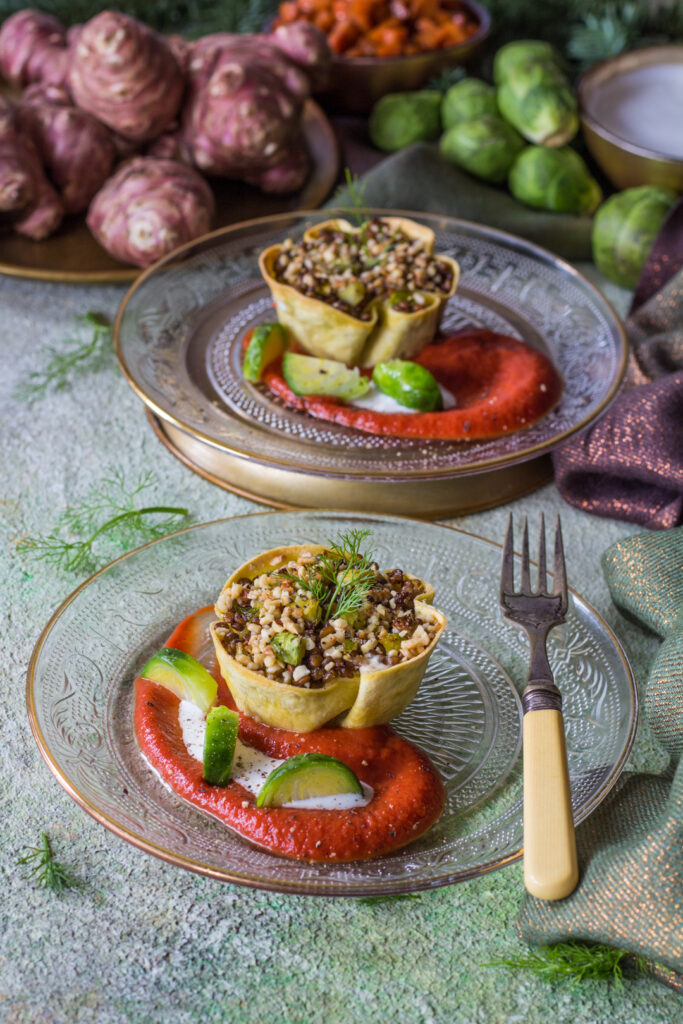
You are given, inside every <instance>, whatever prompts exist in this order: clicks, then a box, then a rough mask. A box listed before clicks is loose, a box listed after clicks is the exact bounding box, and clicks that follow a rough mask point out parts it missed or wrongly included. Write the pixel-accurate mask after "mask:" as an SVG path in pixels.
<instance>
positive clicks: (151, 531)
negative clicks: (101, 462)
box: [17, 470, 189, 572]
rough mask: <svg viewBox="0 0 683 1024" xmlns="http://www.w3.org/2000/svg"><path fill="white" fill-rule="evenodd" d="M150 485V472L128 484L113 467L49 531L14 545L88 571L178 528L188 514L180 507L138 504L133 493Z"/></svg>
mask: <svg viewBox="0 0 683 1024" xmlns="http://www.w3.org/2000/svg"><path fill="white" fill-rule="evenodd" d="M155 484H156V478H155V477H154V474H153V473H144V474H142V475H141V476H140V477H138V479H137V480H136V481H135V483H134V484H133V485H132V487H128V486H127V484H126V482H125V478H124V475H123V472H122V471H118V470H117V471H115V472H114V473H112V475H111V476H110V477H106V478H105V479H104V480H103V481H102V482H101V483H100V484H97V485H95V486H94V487H93V488H91V490H90V492H89V493H88V496H87V497H86V499H85V501H83V502H82V503H81V504H80V505H75V506H72V507H70V508H67V509H66V511H65V512H63V513H62V515H61V516H60V517H59V519H58V523H57V528H56V529H55V530H54V531H52V532H51V533H48V534H47V535H39V536H35V537H25V538H23V539H22V540H21V541H19V543H18V545H17V547H18V549H19V550H20V551H23V552H26V554H28V555H29V556H30V557H32V558H35V559H36V560H40V561H46V562H48V563H49V564H51V565H54V566H55V567H56V568H59V569H64V570H66V571H67V572H76V571H78V570H81V571H83V572H92V571H94V570H95V569H97V568H99V567H100V566H101V565H103V564H104V563H105V562H107V561H109V560H110V559H111V557H112V554H113V553H117V551H118V553H121V552H123V551H127V550H129V549H130V548H131V547H135V546H136V545H137V544H141V543H143V541H149V540H155V539H156V538H157V537H164V536H165V535H166V534H167V533H171V532H172V531H173V530H176V529H178V528H179V526H180V525H181V520H182V519H184V518H186V517H187V516H188V515H189V511H188V510H187V509H186V508H178V507H176V506H171V505H147V506H144V507H139V506H138V504H137V501H138V498H139V495H140V494H141V493H142V492H143V491H146V490H147V489H148V488H150V487H153V486H155ZM160 516H162V517H163V518H161V519H160V518H159V517H160ZM64 534H66V536H65V535H64ZM84 534H85V536H83V535H84ZM79 535H80V536H79Z"/></svg>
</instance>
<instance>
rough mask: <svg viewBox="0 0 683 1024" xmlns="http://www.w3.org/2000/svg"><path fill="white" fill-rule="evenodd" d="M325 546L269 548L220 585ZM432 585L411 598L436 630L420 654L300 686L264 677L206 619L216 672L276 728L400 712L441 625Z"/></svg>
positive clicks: (351, 724)
mask: <svg viewBox="0 0 683 1024" xmlns="http://www.w3.org/2000/svg"><path fill="white" fill-rule="evenodd" d="M324 550H325V548H324V547H321V546H320V545H317V544H307V545H292V546H288V547H280V548H273V549H272V550H270V551H265V552H264V553H263V554H261V555H258V556H257V557H256V558H254V559H252V560H251V561H249V562H246V563H245V564H244V565H242V566H240V568H239V569H237V570H236V571H235V572H234V573H233V574H232V576H231V577H230V579H229V580H228V581H227V583H226V584H225V587H224V588H223V589H225V588H226V587H229V586H230V585H231V584H232V583H234V582H236V581H237V580H238V579H241V578H243V577H245V576H248V577H250V578H252V579H253V578H255V577H256V576H259V575H261V574H262V573H264V572H267V571H269V570H270V571H275V570H276V569H277V567H278V565H280V566H281V565H284V564H286V563H287V562H288V561H294V560H296V559H297V558H298V557H299V556H300V555H301V554H303V553H304V552H310V553H311V554H312V555H316V554H318V553H319V552H321V551H324ZM433 596H434V591H433V589H432V588H431V587H430V586H429V585H428V584H425V588H424V592H423V593H422V594H421V595H420V598H419V599H416V600H415V610H416V612H417V613H418V617H419V618H422V619H423V620H430V621H432V622H434V623H436V625H437V632H436V635H435V636H434V638H433V639H432V641H431V643H430V644H429V646H428V647H426V648H425V650H424V651H422V653H421V654H419V655H417V656H416V657H415V658H411V659H410V660H409V661H404V662H401V663H400V664H398V665H387V666H384V667H383V668H381V669H361V671H360V673H359V674H357V675H354V676H351V677H346V678H339V679H332V680H330V681H329V682H328V683H325V684H324V686H321V687H319V688H318V689H306V687H303V686H292V685H290V684H288V683H280V682H276V681H275V680H272V679H269V678H268V677H267V676H265V675H261V674H259V673H258V672H254V671H252V670H250V669H248V668H246V667H245V666H244V665H241V664H240V663H239V662H238V661H236V660H235V658H233V657H232V656H231V655H230V654H228V652H227V651H226V649H225V647H224V646H223V644H222V643H221V639H220V637H219V636H218V635H217V633H216V627H217V626H219V625H220V622H214V623H212V624H211V638H212V640H213V644H214V647H215V650H216V657H217V658H218V665H219V667H220V671H221V675H222V676H223V679H224V680H225V682H226V684H227V686H228V689H229V690H230V693H231V694H232V697H233V699H234V701H235V704H236V705H237V707H238V709H239V710H240V711H242V712H243V713H244V714H247V715H249V716H250V717H252V718H256V719H258V720H259V721H261V722H265V724H266V725H270V726H272V727H273V728H276V729H288V730H291V731H293V732H311V731H312V730H313V729H319V728H320V727H321V726H323V725H326V724H328V723H331V722H334V724H335V725H341V726H343V727H345V728H348V729H361V728H365V727H368V726H373V725H381V724H383V723H385V722H389V721H391V719H392V718H395V717H396V715H398V714H400V713H401V711H403V710H404V709H405V708H406V707H407V706H408V705H409V704H410V702H411V701H412V700H413V698H414V697H415V695H416V693H417V691H418V688H419V686H420V683H421V682H422V677H423V676H424V674H425V670H426V668H427V663H428V662H429V658H430V657H431V654H432V651H433V650H434V648H435V647H436V645H437V643H438V641H439V638H440V636H441V634H442V632H443V630H444V629H445V626H446V618H445V616H444V615H443V614H442V613H441V612H440V611H438V610H437V609H436V608H433V607H432V606H431V600H432V597H433Z"/></svg>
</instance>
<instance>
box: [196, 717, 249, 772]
mask: <svg viewBox="0 0 683 1024" xmlns="http://www.w3.org/2000/svg"><path fill="white" fill-rule="evenodd" d="M239 727H240V716H239V715H238V714H237V712H236V711H233V710H232V709H231V708H226V707H225V705H223V704H220V705H219V706H218V707H216V708H211V710H210V711H209V713H208V715H207V717H206V735H205V737H204V779H205V780H206V782H210V783H211V784H212V785H214V786H227V784H228V782H229V781H230V775H231V773H232V764H233V761H234V760H235V747H236V745H237V733H238V731H239Z"/></svg>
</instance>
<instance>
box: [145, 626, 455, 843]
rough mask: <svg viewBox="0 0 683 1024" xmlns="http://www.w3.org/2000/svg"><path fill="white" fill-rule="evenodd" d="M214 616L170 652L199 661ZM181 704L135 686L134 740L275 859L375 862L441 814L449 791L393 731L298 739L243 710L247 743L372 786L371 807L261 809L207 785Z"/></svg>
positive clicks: (204, 805)
mask: <svg viewBox="0 0 683 1024" xmlns="http://www.w3.org/2000/svg"><path fill="white" fill-rule="evenodd" d="M212 618H213V615H212V614H211V609H201V610H200V611H199V612H196V613H194V614H193V615H190V616H188V617H187V618H186V619H184V620H183V621H182V622H181V623H180V625H179V626H177V627H176V629H175V630H174V632H173V633H172V634H171V636H170V637H169V639H168V642H167V644H166V646H167V647H175V648H178V649H179V650H182V651H185V652H186V653H187V654H191V655H192V656H193V657H198V655H199V654H200V653H201V651H202V650H205V649H206V635H207V634H206V627H207V624H208V622H210V621H211V619H212ZM203 663H204V664H206V666H207V668H208V669H209V671H211V673H212V675H213V676H214V677H215V679H216V680H217V681H218V701H219V703H220V704H227V705H228V706H230V707H234V703H233V701H232V698H231V696H230V694H229V692H228V689H227V687H226V685H225V683H224V682H223V679H222V678H221V676H220V672H219V670H218V667H217V664H216V662H215V660H214V661H212V663H211V664H209V663H207V661H206V658H204V659H203ZM179 704H180V701H179V700H178V698H177V697H175V696H174V695H173V694H172V693H171V692H170V691H168V690H166V689H165V688H164V687H163V686H160V685H159V684H157V683H153V682H150V681H149V680H147V679H141V678H140V679H137V680H136V683H135V711H134V721H135V734H136V736H137V740H138V744H139V746H140V749H141V750H142V752H143V754H144V755H145V757H146V758H147V760H148V761H149V763H150V764H151V765H152V766H153V767H154V768H155V769H156V770H157V771H158V772H159V774H160V775H161V777H162V778H163V779H164V780H165V781H166V782H167V783H168V784H169V785H170V786H171V788H172V789H173V790H174V791H175V792H176V793H177V794H178V795H179V796H181V797H182V798H183V799H184V800H188V801H189V802H190V803H192V804H194V805H195V806H196V807H199V808H200V809H201V810H203V811H207V812H208V813H209V814H211V815H213V816H214V817H215V818H218V819H219V820H220V821H222V822H223V823H224V824H225V825H228V826H229V827H230V828H232V829H234V830H235V831H236V832H239V834H240V835H242V836H244V837H245V838H246V839H249V840H250V841H251V842H253V843H255V844H257V845H258V846H261V847H265V848H266V849H268V850H270V851H272V852H273V853H278V854H281V855H282V856H284V857H291V858H295V859H302V860H311V861H331V862H335V863H341V862H343V861H352V860H364V859H367V858H369V857H378V856H381V855H382V854H385V853H389V852H391V851H392V850H396V849H398V848H399V847H401V846H405V844H406V843H409V842H411V841H412V840H413V839H416V838H417V837H418V836H420V835H422V833H423V832H425V831H426V830H427V829H428V828H429V827H430V826H431V825H433V824H434V822H435V821H436V820H437V818H438V817H439V815H440V814H441V810H442V807H443V802H444V796H445V792H444V786H443V782H442V781H441V778H440V777H439V775H438V773H437V771H436V769H435V768H434V766H433V765H432V763H431V762H430V761H429V759H428V758H427V756H426V755H425V754H423V753H422V751H420V750H418V748H417V747H415V746H413V744H412V743H409V742H408V741H407V740H404V739H402V737H400V736H399V735H398V734H397V733H396V732H394V730H393V729H392V728H391V727H390V726H388V725H382V726H376V727H374V728H370V729H342V728H339V727H326V728H323V729H317V730H315V731H314V732H308V733H297V732H288V731H285V730H283V729H272V728H270V727H269V726H267V725H263V724H262V723H261V722H257V721H255V720H254V719H252V718H249V717H248V716H247V715H243V714H240V728H239V736H240V739H241V740H242V742H243V743H246V744H248V745H249V746H251V747H255V748H256V749H257V750H261V751H263V752H264V753H266V754H269V755H270V756H271V757H278V758H287V757H292V756H293V755H295V754H303V753H306V752H308V751H316V752H319V753H323V754H330V755H332V756H333V757H336V758H338V759H339V760H340V761H343V762H344V763H345V764H347V765H349V767H350V768H352V769H353V771H354V772H355V773H356V775H357V776H358V777H359V779H361V781H362V782H364V783H366V784H367V785H368V786H371V787H372V789H373V790H374V794H373V797H372V799H371V800H370V802H369V803H368V804H366V805H365V806H361V807H352V808H350V809H348V810H314V809H311V808H299V807H273V808H266V807H257V806H256V798H255V797H254V795H253V794H252V793H250V792H249V791H248V790H246V789H244V787H243V786H241V785H239V783H237V782H230V783H228V785H227V786H212V785H209V783H207V782H205V781H204V778H203V776H202V765H201V763H200V762H199V761H197V760H195V758H193V757H192V755H191V754H189V753H188V751H187V749H186V747H185V744H184V743H183V738H182V731H181V728H180V724H179V722H178V706H179Z"/></svg>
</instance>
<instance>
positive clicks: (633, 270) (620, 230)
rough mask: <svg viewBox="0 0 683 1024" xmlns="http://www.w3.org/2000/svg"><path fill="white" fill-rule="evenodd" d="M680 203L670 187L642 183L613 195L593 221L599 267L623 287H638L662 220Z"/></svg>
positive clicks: (594, 241) (596, 261) (594, 243)
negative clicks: (674, 205)
mask: <svg viewBox="0 0 683 1024" xmlns="http://www.w3.org/2000/svg"><path fill="white" fill-rule="evenodd" d="M675 202H676V194H675V192H672V191H670V190H669V189H667V188H655V187H654V186H653V185H642V186H640V187H639V188H627V189H625V190H624V191H623V192H617V194H616V195H613V196H610V198H609V199H607V200H606V202H604V203H603V205H602V206H601V207H600V209H599V210H598V212H597V214H596V215H595V222H594V224H593V259H594V260H595V263H596V266H597V267H598V268H599V269H600V270H601V271H602V272H603V274H605V275H606V276H607V277H609V278H611V280H612V281H616V283H617V284H619V285H621V286H622V288H635V286H636V284H637V283H638V278H639V277H640V272H641V270H642V269H643V266H644V265H645V261H646V260H647V258H648V256H649V255H650V250H651V249H652V243H653V242H654V240H655V238H656V236H657V234H658V232H659V229H660V228H661V226H662V223H663V221H664V219H665V217H666V215H667V214H668V212H669V210H670V209H671V207H672V206H673V204H674V203H675Z"/></svg>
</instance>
